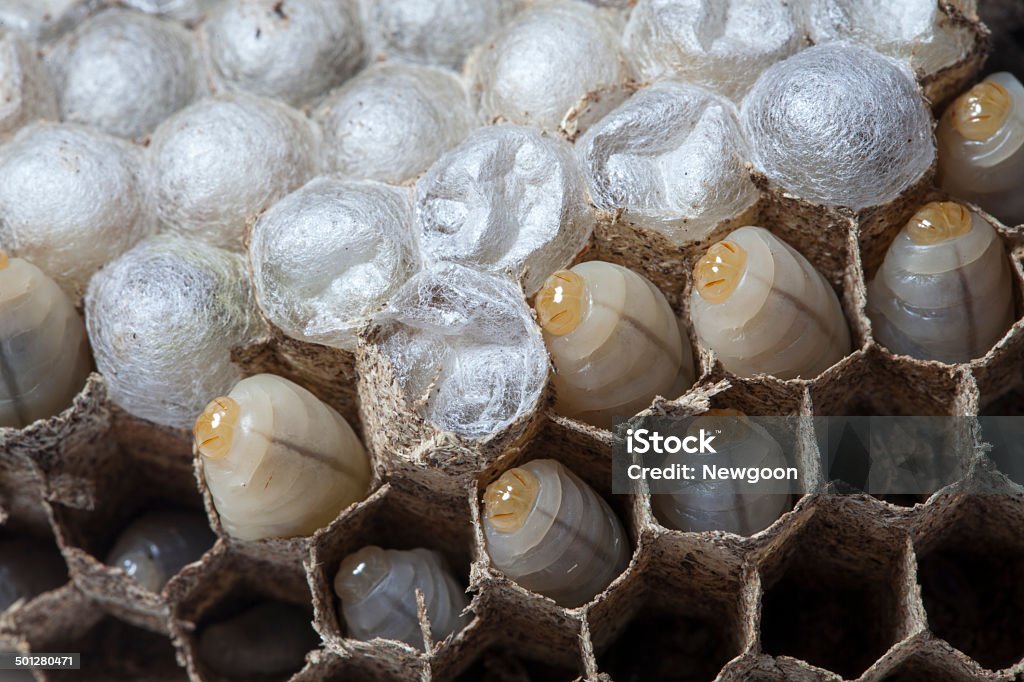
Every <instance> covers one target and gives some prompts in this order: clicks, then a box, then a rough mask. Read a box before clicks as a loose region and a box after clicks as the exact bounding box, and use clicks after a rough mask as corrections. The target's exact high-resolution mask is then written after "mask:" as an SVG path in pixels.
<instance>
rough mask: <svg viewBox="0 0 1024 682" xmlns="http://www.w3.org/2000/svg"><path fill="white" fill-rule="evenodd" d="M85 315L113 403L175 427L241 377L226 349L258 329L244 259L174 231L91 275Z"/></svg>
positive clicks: (188, 422)
mask: <svg viewBox="0 0 1024 682" xmlns="http://www.w3.org/2000/svg"><path fill="white" fill-rule="evenodd" d="M85 317H86V327H87V328H88V331H89V339H90V341H92V348H93V354H94V356H95V358H96V366H97V367H98V368H99V370H100V372H101V373H102V374H103V375H104V376H105V377H106V379H107V386H108V390H109V392H110V397H111V398H112V399H113V400H114V402H116V403H117V404H118V405H120V406H121V407H122V408H123V409H124V410H125V411H127V412H128V413H130V414H133V415H135V416H136V417H141V418H143V419H148V420H150V421H154V422H156V423H158V424H165V425H167V426H175V427H182V428H183V427H186V426H191V425H192V422H193V421H194V420H195V417H196V415H197V414H199V413H200V412H202V410H203V406H204V405H206V403H207V402H208V401H209V400H210V399H212V398H213V397H215V396H218V395H224V394H225V393H227V392H228V391H229V390H230V389H231V387H232V386H234V384H235V383H236V382H237V381H238V380H239V379H241V373H240V372H239V370H238V369H237V368H236V367H235V366H234V365H232V364H231V360H230V352H231V348H232V347H233V346H238V345H242V344H245V343H247V342H249V341H251V340H253V339H254V338H255V337H257V336H258V335H259V334H260V333H261V332H262V331H263V323H262V321H261V320H260V317H259V312H258V311H257V310H256V304H255V301H254V300H253V297H252V294H251V293H250V290H249V286H248V283H247V282H246V280H245V263H244V262H243V259H242V257H241V256H240V255H238V254H234V253H230V252H228V251H224V250H222V249H218V248H215V247H212V246H208V245H206V244H202V243H199V242H195V241H193V240H189V239H187V238H184V237H179V236H176V235H160V236H157V237H152V238H150V239H147V240H144V241H143V242H141V243H140V244H138V245H137V246H136V247H135V248H133V249H131V250H130V251H128V252H127V253H125V254H124V255H122V256H121V257H120V258H118V259H117V260H116V261H114V262H113V263H111V264H110V265H109V266H107V267H106V268H104V269H103V270H102V271H100V272H99V273H97V275H96V276H95V277H93V279H92V282H90V283H89V289H88V291H87V292H86V294H85Z"/></svg>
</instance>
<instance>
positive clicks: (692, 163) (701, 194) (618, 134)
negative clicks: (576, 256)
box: [576, 81, 758, 242]
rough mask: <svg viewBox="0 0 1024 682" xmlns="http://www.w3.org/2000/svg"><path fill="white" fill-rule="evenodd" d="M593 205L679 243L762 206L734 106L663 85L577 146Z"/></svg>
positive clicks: (695, 90)
mask: <svg viewBox="0 0 1024 682" xmlns="http://www.w3.org/2000/svg"><path fill="white" fill-rule="evenodd" d="M576 153H577V155H578V156H579V158H580V164H581V165H582V167H583V172H584V174H585V175H586V178H587V183H588V184H589V185H590V195H591V196H592V197H593V200H594V204H595V205H596V206H597V207H598V208H601V209H603V210H606V211H615V210H618V209H624V216H625V218H626V220H628V221H630V222H632V223H634V224H638V225H643V226H645V227H651V228H654V229H656V230H659V231H660V232H663V233H664V234H665V235H667V236H668V237H669V238H671V239H673V240H674V241H676V242H684V241H688V240H692V239H700V238H702V237H705V236H707V235H708V233H710V232H711V231H712V230H713V229H714V228H715V227H716V226H717V225H719V224H720V223H721V222H723V221H725V220H730V219H732V218H735V217H736V216H737V215H739V214H740V213H741V212H742V211H744V210H746V209H747V208H749V207H750V206H752V205H753V204H754V202H755V201H757V197H758V193H757V189H756V188H755V187H754V184H753V182H751V180H750V175H749V173H748V172H747V169H746V168H745V166H744V164H745V163H746V162H747V161H748V159H749V158H750V148H749V146H748V144H747V140H746V137H745V136H744V134H743V132H742V131H741V129H740V124H739V120H738V114H737V112H736V107H735V106H734V105H733V104H732V103H731V102H730V101H729V100H727V99H725V98H724V97H721V96H720V95H716V94H714V93H712V92H711V91H709V90H705V89H703V88H700V87H697V86H693V85H687V84H685V83H681V82H678V81H661V82H658V83H655V84H653V85H651V86H649V87H647V88H644V89H643V90H640V91H639V92H637V93H636V94H635V95H633V96H632V97H631V98H629V99H628V100H626V102H625V103H624V104H622V105H621V106H620V107H619V108H618V109H616V110H615V111H613V112H611V113H610V114H608V115H607V116H605V117H604V118H603V119H601V121H600V122H598V123H597V124H596V125H594V126H593V127H592V128H590V130H588V131H587V132H586V134H585V135H584V136H583V137H582V138H581V139H580V140H578V141H577V143H576Z"/></svg>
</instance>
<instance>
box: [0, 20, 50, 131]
mask: <svg viewBox="0 0 1024 682" xmlns="http://www.w3.org/2000/svg"><path fill="white" fill-rule="evenodd" d="M2 24H3V21H2V20H0V25H2ZM56 118H57V92H56V90H55V89H54V87H53V82H52V81H51V80H50V76H49V74H48V73H47V71H46V68H45V67H44V66H43V64H42V63H41V62H40V61H39V58H38V57H36V54H35V52H34V51H33V50H32V48H31V47H29V46H28V45H27V44H26V43H25V41H24V40H22V39H21V38H20V37H18V35H17V34H15V33H9V32H5V31H4V30H3V29H2V28H0V141H2V140H3V139H5V138H7V137H9V136H11V135H13V134H14V133H15V132H17V131H18V129H19V128H21V127H22V126H24V125H26V124H28V123H31V122H32V121H34V120H36V119H47V120H55V119H56Z"/></svg>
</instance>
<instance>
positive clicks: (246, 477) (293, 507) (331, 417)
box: [194, 374, 370, 540]
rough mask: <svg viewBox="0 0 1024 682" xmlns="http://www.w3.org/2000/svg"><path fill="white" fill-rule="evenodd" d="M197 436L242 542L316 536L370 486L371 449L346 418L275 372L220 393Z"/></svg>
mask: <svg viewBox="0 0 1024 682" xmlns="http://www.w3.org/2000/svg"><path fill="white" fill-rule="evenodd" d="M194 434H195V442H196V449H197V450H198V452H199V454H200V456H201V457H202V460H203V472H204V475H205V478H206V484H207V485H208V486H209V488H210V494H211V495H212V496H213V502H214V505H215V506H216V508H217V513H218V514H220V520H221V524H223V526H224V530H225V531H227V533H228V534H229V535H231V536H233V537H236V538H239V539H241V540H258V539H262V538H275V537H277V538H284V537H295V536H300V535H311V534H312V533H313V532H314V531H315V530H317V529H318V528H322V527H324V526H326V525H327V524H328V523H330V522H331V521H333V520H334V518H335V517H336V516H337V515H338V513H339V512H340V511H341V510H342V509H344V508H345V507H347V506H348V505H350V504H352V503H353V502H357V501H358V500H361V499H363V498H364V497H365V496H366V492H367V488H368V486H369V484H370V462H369V460H368V459H367V456H366V451H365V450H364V449H363V445H362V443H360V442H359V438H358V437H357V436H356V434H355V432H354V431H353V430H352V427H351V426H349V425H348V422H346V421H345V419H344V417H342V416H341V415H340V414H338V413H337V412H335V411H334V410H333V409H332V408H331V407H330V406H328V405H327V404H325V403H323V402H322V401H320V400H319V399H318V398H317V397H316V396H315V395H313V394H312V393H310V392H309V391H307V390H306V389H304V388H302V387H301V386H299V385H298V384H295V383H292V382H291V381H288V380H287V379H282V378H281V377H278V376H274V375H272V374H257V375H256V376H252V377H248V378H246V379H242V380H241V381H239V382H238V383H237V384H235V387H234V388H233V389H231V392H230V393H228V395H226V396H223V397H220V398H215V399H214V400H213V402H211V403H210V404H209V405H207V407H206V410H204V411H203V413H202V414H201V415H199V418H198V419H197V420H196V424H195V429H194Z"/></svg>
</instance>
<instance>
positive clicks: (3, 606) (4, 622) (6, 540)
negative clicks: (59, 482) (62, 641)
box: [0, 479, 68, 630]
mask: <svg viewBox="0 0 1024 682" xmlns="http://www.w3.org/2000/svg"><path fill="white" fill-rule="evenodd" d="M12 482H13V479H8V480H0V484H4V486H3V487H0V630H2V629H5V628H4V627H3V626H7V628H6V629H15V630H18V629H20V628H19V621H20V620H22V619H24V618H28V619H29V620H31V619H33V617H34V616H37V615H38V614H39V613H41V612H43V611H45V609H46V608H48V605H49V601H50V599H48V598H47V597H48V596H49V597H50V598H51V599H52V598H53V596H54V595H55V594H56V593H55V592H54V591H55V590H57V589H58V588H60V587H62V586H64V585H66V584H67V582H68V567H67V564H66V563H65V562H64V558H63V557H62V556H61V553H60V549H58V547H57V543H56V541H55V538H54V535H53V531H52V530H51V527H50V525H49V523H47V512H46V508H45V506H44V505H43V504H42V503H41V502H40V501H39V500H38V499H36V500H32V499H30V497H29V496H27V495H25V493H26V492H27V491H28V490H32V487H31V486H26V488H24V489H21V490H17V489H8V488H7V487H6V484H9V483H12ZM34 491H35V493H36V494H39V490H38V488H36V489H35V490H34Z"/></svg>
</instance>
